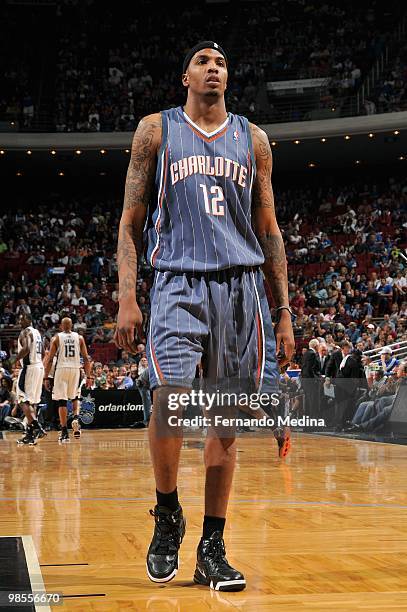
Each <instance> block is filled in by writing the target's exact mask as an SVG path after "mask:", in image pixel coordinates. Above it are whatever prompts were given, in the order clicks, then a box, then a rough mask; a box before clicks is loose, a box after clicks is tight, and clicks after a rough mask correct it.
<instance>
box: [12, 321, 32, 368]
mask: <svg viewBox="0 0 407 612" xmlns="http://www.w3.org/2000/svg"><path fill="white" fill-rule="evenodd" d="M30 336H31V333H30V332H29V331H28V330H26V329H24V330H23V331H22V332H21V333H20V337H19V340H20V344H21V348H20V350H19V351H18V353H17V355H16V356H15V357H14V360H13V362H14V363H15V362H16V361H19V360H20V359H24V357H27V355H28V354H29V352H30V344H29V342H28V340H29V338H30Z"/></svg>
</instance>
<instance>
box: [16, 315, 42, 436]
mask: <svg viewBox="0 0 407 612" xmlns="http://www.w3.org/2000/svg"><path fill="white" fill-rule="evenodd" d="M19 323H20V326H21V328H22V331H21V332H20V335H19V337H18V345H17V348H18V352H17V355H16V356H15V361H20V363H21V370H20V373H19V375H18V380H17V389H16V390H17V402H18V404H20V406H21V408H22V410H23V412H24V415H25V417H26V418H27V431H26V434H25V436H23V437H22V438H21V439H20V440H18V441H17V444H28V445H34V444H36V439H37V438H42V437H43V436H45V435H46V433H45V431H43V429H42V427H41V426H40V424H39V423H38V421H37V412H36V406H37V404H39V403H40V400H41V392H42V382H43V379H44V365H43V362H42V359H43V356H44V346H43V342H42V338H41V334H40V332H39V331H38V329H35V327H33V325H32V317H31V315H30V314H29V313H27V312H23V313H22V314H21V315H20V319H19Z"/></svg>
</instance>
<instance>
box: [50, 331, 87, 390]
mask: <svg viewBox="0 0 407 612" xmlns="http://www.w3.org/2000/svg"><path fill="white" fill-rule="evenodd" d="M58 340H59V349H58V353H57V362H56V366H55V374H54V386H53V389H52V399H54V400H65V401H68V400H74V399H75V398H76V397H78V386H79V377H80V367H81V363H80V343H79V334H78V333H76V332H69V333H65V332H60V333H59V334H58Z"/></svg>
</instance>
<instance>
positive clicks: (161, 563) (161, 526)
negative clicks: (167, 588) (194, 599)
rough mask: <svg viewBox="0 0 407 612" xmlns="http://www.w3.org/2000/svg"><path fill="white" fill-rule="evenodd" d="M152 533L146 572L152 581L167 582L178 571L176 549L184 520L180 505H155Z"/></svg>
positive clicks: (182, 532) (151, 512) (182, 531)
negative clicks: (172, 508) (169, 506)
mask: <svg viewBox="0 0 407 612" xmlns="http://www.w3.org/2000/svg"><path fill="white" fill-rule="evenodd" d="M150 514H151V516H153V517H154V519H155V527H154V535H153V539H152V540H151V544H150V547H149V549H148V553H147V574H148V577H149V578H150V580H152V581H153V582H169V581H170V580H172V579H173V578H174V576H175V575H176V574H177V572H178V550H179V547H180V545H181V542H182V538H183V537H184V534H185V524H186V521H185V519H184V516H183V514H182V508H181V506H178V508H177V510H170V508H166V507H165V506H158V505H157V506H155V508H154V510H150Z"/></svg>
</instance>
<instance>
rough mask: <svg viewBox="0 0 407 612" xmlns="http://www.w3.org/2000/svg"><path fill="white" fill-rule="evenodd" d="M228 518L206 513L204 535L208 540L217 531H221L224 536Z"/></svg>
mask: <svg viewBox="0 0 407 612" xmlns="http://www.w3.org/2000/svg"><path fill="white" fill-rule="evenodd" d="M225 522H226V519H225V518H222V517H220V516H208V515H207V514H205V516H204V521H203V530H202V537H203V538H204V540H207V539H208V538H210V537H211V535H212V534H213V533H215V531H220V533H221V534H222V536H223V529H224V527H225Z"/></svg>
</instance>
